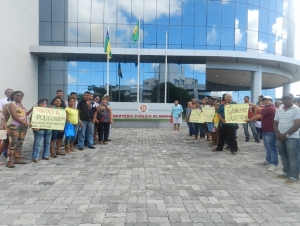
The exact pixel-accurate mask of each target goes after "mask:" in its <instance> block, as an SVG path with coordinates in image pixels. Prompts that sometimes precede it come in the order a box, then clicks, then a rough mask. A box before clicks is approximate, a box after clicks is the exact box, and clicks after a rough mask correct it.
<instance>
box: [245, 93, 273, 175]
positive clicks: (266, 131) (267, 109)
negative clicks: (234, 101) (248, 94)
mask: <svg viewBox="0 0 300 226" xmlns="http://www.w3.org/2000/svg"><path fill="white" fill-rule="evenodd" d="M272 101H273V100H272V97H270V96H264V97H263V98H262V102H263V104H264V108H263V109H262V108H259V107H257V106H256V105H255V104H253V103H249V104H250V105H251V106H253V107H254V108H255V110H256V112H258V114H256V115H255V116H253V117H252V118H250V119H247V120H246V121H256V120H257V119H261V126H262V136H263V141H264V147H265V149H266V160H265V161H263V162H262V163H261V164H263V165H270V166H269V168H268V170H270V171H272V170H277V165H278V151H277V148H276V134H275V131H274V128H273V122H274V117H275V113H276V108H275V107H274V105H273V102H272Z"/></svg>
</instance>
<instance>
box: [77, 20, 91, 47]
mask: <svg viewBox="0 0 300 226" xmlns="http://www.w3.org/2000/svg"><path fill="white" fill-rule="evenodd" d="M78 42H91V25H90V24H89V23H78Z"/></svg>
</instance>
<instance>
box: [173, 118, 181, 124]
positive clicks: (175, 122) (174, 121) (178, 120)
mask: <svg viewBox="0 0 300 226" xmlns="http://www.w3.org/2000/svg"><path fill="white" fill-rule="evenodd" d="M173 123H174V124H181V123H182V117H178V118H175V117H173Z"/></svg>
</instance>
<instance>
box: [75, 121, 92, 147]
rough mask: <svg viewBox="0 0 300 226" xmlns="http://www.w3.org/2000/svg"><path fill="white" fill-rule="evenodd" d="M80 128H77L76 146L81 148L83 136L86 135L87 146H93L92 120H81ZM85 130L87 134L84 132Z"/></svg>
mask: <svg viewBox="0 0 300 226" xmlns="http://www.w3.org/2000/svg"><path fill="white" fill-rule="evenodd" d="M81 123H82V128H80V129H79V130H78V147H79V148H83V146H84V140H85V136H87V142H88V147H91V146H93V143H94V138H93V135H94V124H93V121H92V120H91V121H81ZM86 132H87V134H86Z"/></svg>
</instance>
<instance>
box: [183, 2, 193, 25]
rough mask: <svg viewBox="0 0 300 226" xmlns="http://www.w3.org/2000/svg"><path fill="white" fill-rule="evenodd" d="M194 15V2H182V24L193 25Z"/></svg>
mask: <svg viewBox="0 0 300 226" xmlns="http://www.w3.org/2000/svg"><path fill="white" fill-rule="evenodd" d="M194 15H195V2H194V0H190V1H183V2H182V24H183V25H193V24H194V20H195V18H194Z"/></svg>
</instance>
